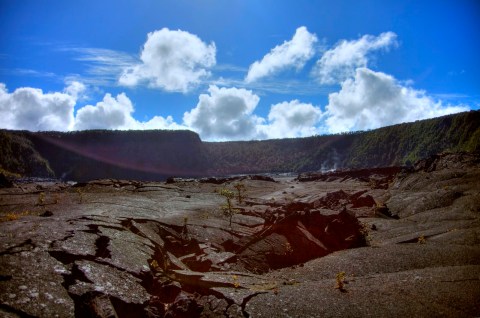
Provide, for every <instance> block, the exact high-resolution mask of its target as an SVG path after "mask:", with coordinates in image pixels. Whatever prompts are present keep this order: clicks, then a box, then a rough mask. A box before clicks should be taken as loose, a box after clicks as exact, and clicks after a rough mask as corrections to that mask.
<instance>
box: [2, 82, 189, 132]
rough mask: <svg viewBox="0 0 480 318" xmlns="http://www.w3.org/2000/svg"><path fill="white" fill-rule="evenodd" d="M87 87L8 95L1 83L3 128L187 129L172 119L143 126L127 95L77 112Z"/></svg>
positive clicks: (74, 84) (108, 98)
mask: <svg viewBox="0 0 480 318" xmlns="http://www.w3.org/2000/svg"><path fill="white" fill-rule="evenodd" d="M85 89H86V88H85V85H84V84H82V83H79V82H71V83H70V84H69V85H68V86H67V87H65V89H64V92H62V93H61V92H53V93H44V92H43V91H42V90H41V89H37V88H31V87H22V88H18V89H16V90H15V91H14V92H13V93H9V92H8V90H7V88H6V86H5V84H3V83H0V128H5V129H17V130H30V131H48V130H55V131H68V130H84V129H125V130H126V129H187V127H185V126H182V125H179V124H177V123H175V122H174V120H173V118H172V117H171V116H168V117H166V118H164V117H162V116H155V117H153V118H152V119H150V120H148V121H145V122H141V121H137V120H136V119H135V118H133V114H134V112H135V109H134V107H133V104H132V102H131V101H130V99H129V98H128V97H127V95H126V94H125V93H121V94H119V95H117V96H116V97H112V95H111V94H106V95H105V97H104V98H103V100H102V101H101V102H98V103H96V105H95V106H93V105H87V106H84V107H81V108H80V109H78V110H77V114H76V116H75V115H74V108H75V106H76V104H77V101H78V99H80V98H81V97H82V94H83V93H84V91H85Z"/></svg>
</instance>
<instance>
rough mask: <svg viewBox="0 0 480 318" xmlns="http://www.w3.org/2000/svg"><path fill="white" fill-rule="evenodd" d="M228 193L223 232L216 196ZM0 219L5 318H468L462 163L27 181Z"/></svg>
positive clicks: (472, 210) (478, 200) (473, 308)
mask: <svg viewBox="0 0 480 318" xmlns="http://www.w3.org/2000/svg"><path fill="white" fill-rule="evenodd" d="M239 183H241V184H243V185H244V189H245V191H243V192H241V196H242V198H241V200H240V201H241V202H240V203H239V202H237V200H236V199H234V200H233V201H232V202H233V205H232V207H231V208H232V209H233V211H230V212H234V215H233V217H232V224H231V226H230V220H229V218H228V217H226V216H224V212H228V211H227V210H228V208H227V207H225V205H226V198H225V197H223V196H221V195H220V194H219V190H220V189H222V188H227V189H230V190H232V191H234V192H235V191H236V189H237V188H236V187H235V185H238V184H239ZM0 206H1V209H2V210H1V212H2V217H3V222H2V223H0V229H1V230H0V235H1V238H2V239H1V246H0V303H1V304H0V313H1V314H2V315H3V316H6V317H17V316H21V317H29V316H34V317H55V316H58V317H73V316H77V317H85V316H94V317H225V316H226V317H259V316H260V317H262V316H263V317H319V316H326V317H328V316H380V317H381V316H446V317H458V316H467V317H468V316H478V315H479V314H480V301H479V300H480V287H479V286H480V281H479V279H480V239H479V237H480V218H479V215H480V165H479V160H478V157H476V156H472V155H467V154H457V155H441V156H437V157H435V158H433V159H430V161H428V162H423V163H422V162H420V163H418V164H417V165H416V166H415V167H414V168H412V169H410V170H401V169H399V168H385V169H372V170H370V171H368V170H361V171H356V172H355V171H348V172H338V173H336V174H335V173H328V174H325V175H321V174H310V175H308V176H300V177H299V178H298V179H293V178H288V177H278V178H274V180H273V179H272V180H270V179H268V178H260V177H235V178H222V179H220V178H217V179H204V180H193V179H191V180H185V179H174V178H172V179H170V180H169V181H168V182H167V183H154V182H148V183H142V182H137V181H128V180H96V181H93V182H90V183H85V184H77V185H75V186H72V185H68V184H63V183H56V182H53V181H49V182H33V183H32V182H30V183H22V184H14V185H13V187H9V188H4V189H1V190H0ZM47 212H48V213H47ZM341 272H345V274H344V275H343V276H342V275H340V276H338V275H337V274H338V273H341ZM336 277H337V278H336ZM338 277H343V278H342V279H341V282H339V281H338V280H339V278H338ZM339 284H341V285H342V287H341V288H335V287H339V286H338V285H339Z"/></svg>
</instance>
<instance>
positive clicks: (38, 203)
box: [37, 192, 45, 205]
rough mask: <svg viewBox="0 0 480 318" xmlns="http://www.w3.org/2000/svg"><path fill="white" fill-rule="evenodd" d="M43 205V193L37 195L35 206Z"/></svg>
mask: <svg viewBox="0 0 480 318" xmlns="http://www.w3.org/2000/svg"><path fill="white" fill-rule="evenodd" d="M44 204H45V192H40V193H39V194H38V199H37V205H44Z"/></svg>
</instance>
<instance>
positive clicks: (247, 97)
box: [183, 85, 262, 140]
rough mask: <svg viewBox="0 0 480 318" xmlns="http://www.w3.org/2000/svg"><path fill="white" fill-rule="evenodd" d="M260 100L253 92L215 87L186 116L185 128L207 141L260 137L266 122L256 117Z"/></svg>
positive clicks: (202, 95)
mask: <svg viewBox="0 0 480 318" xmlns="http://www.w3.org/2000/svg"><path fill="white" fill-rule="evenodd" d="M259 100H260V98H259V97H258V96H257V95H255V94H253V93H252V91H249V90H246V89H243V88H241V89H239V88H219V87H217V86H215V85H212V86H210V87H209V89H208V94H201V95H200V96H199V101H198V104H197V106H196V107H195V108H194V109H192V110H191V111H189V112H186V113H185V114H184V116H183V121H184V124H185V125H187V126H188V127H190V128H192V129H194V130H195V131H196V132H198V133H199V134H200V136H201V137H202V138H204V139H210V140H222V139H223V140H235V139H250V138H254V137H256V136H257V131H256V128H257V125H258V124H260V123H261V122H262V119H261V118H259V117H257V116H255V115H253V114H252V113H253V111H254V110H255V108H256V107H257V104H258V102H259Z"/></svg>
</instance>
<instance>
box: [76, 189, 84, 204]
mask: <svg viewBox="0 0 480 318" xmlns="http://www.w3.org/2000/svg"><path fill="white" fill-rule="evenodd" d="M75 192H77V194H78V203H83V191H82V189H80V188H76V189H75Z"/></svg>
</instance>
